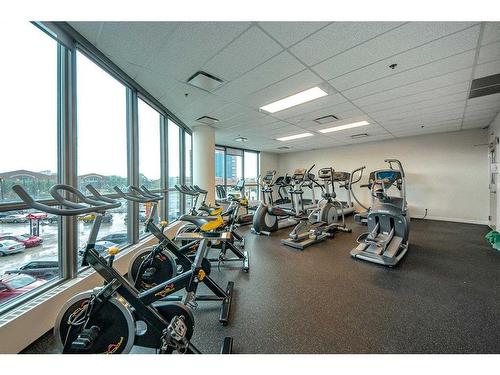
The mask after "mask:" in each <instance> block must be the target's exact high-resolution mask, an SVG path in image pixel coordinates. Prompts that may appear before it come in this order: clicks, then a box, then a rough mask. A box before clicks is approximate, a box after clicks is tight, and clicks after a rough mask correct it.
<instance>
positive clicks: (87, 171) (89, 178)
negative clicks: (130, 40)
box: [77, 52, 128, 264]
mask: <svg viewBox="0 0 500 375" xmlns="http://www.w3.org/2000/svg"><path fill="white" fill-rule="evenodd" d="M77 109H78V112H77V113H78V114H77V125H78V187H79V188H80V190H81V191H85V186H86V185H87V184H92V185H93V186H94V187H95V188H96V189H97V190H99V191H100V192H101V193H103V194H108V193H114V190H113V187H114V186H119V187H121V188H123V187H126V186H127V127H126V126H127V123H126V113H127V111H126V88H125V86H123V85H122V84H121V83H120V82H118V81H117V80H116V79H114V78H113V77H111V76H110V75H109V74H108V73H106V72H105V71H104V70H102V69H101V68H100V67H98V66H97V65H96V64H95V63H94V62H92V61H90V60H89V59H88V58H87V57H86V56H85V55H83V54H82V53H80V52H78V53H77ZM94 218H95V216H94V215H83V216H81V217H78V218H77V223H78V224H77V225H78V234H79V243H78V253H79V254H82V253H83V250H84V248H85V245H86V243H87V240H88V237H89V233H90V230H91V229H92V224H93V222H94ZM111 234H113V235H114V236H113V239H116V241H110V239H111V237H110V235H111ZM118 235H119V236H118ZM118 239H119V240H118ZM127 242H128V241H127V203H126V202H125V201H124V202H122V206H121V207H120V208H117V209H115V210H113V211H111V212H108V213H107V214H106V216H105V217H104V220H103V223H102V225H101V228H100V231H99V237H98V242H97V244H96V245H97V246H98V248H99V249H101V248H102V249H103V253H104V250H105V249H106V248H109V247H110V246H113V245H121V246H123V245H125V244H126V243H127ZM80 263H81V262H79V264H80Z"/></svg>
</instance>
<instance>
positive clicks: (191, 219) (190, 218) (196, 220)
mask: <svg viewBox="0 0 500 375" xmlns="http://www.w3.org/2000/svg"><path fill="white" fill-rule="evenodd" d="M217 218H218V217H217V216H195V215H182V216H181V217H180V218H179V220H180V221H187V222H188V223H191V224H193V225H195V226H196V227H197V228H200V227H201V226H202V225H204V224H207V223H208V222H210V221H214V220H217Z"/></svg>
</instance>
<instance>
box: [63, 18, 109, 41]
mask: <svg viewBox="0 0 500 375" xmlns="http://www.w3.org/2000/svg"><path fill="white" fill-rule="evenodd" d="M69 24H70V26H72V27H73V28H74V29H75V30H76V31H78V32H79V33H80V34H82V35H83V36H84V37H85V39H87V40H88V41H89V42H90V43H92V44H94V45H95V44H96V41H97V37H98V36H99V31H100V29H101V27H102V24H103V22H93V21H91V22H86V21H82V22H79V21H77V22H69Z"/></svg>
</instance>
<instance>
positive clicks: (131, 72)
mask: <svg viewBox="0 0 500 375" xmlns="http://www.w3.org/2000/svg"><path fill="white" fill-rule="evenodd" d="M110 59H111V60H113V57H110ZM114 60H115V61H113V62H114V63H115V64H116V65H117V66H118V67H119V68H120V69H121V70H123V71H124V72H125V73H127V74H128V76H129V77H130V78H132V79H136V78H137V76H138V75H139V73H141V72H142V71H144V70H146V68H144V67H142V66H140V65H136V64H132V63H129V62H127V61H124V60H119V59H114Z"/></svg>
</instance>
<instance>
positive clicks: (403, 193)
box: [384, 159, 407, 214]
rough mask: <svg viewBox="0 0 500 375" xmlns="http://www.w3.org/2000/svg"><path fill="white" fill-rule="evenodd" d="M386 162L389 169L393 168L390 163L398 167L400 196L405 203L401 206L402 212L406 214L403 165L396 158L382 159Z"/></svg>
mask: <svg viewBox="0 0 500 375" xmlns="http://www.w3.org/2000/svg"><path fill="white" fill-rule="evenodd" d="M384 161H385V162H386V163H389V167H390V168H391V169H394V168H393V167H392V164H393V163H394V164H397V166H398V169H399V173H400V174H401V185H402V186H401V198H403V200H404V202H405V204H404V208H403V213H404V214H406V211H407V207H406V204H407V202H406V174H405V170H404V169H403V165H402V164H401V162H400V161H399V160H398V159H385V160H384Z"/></svg>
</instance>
